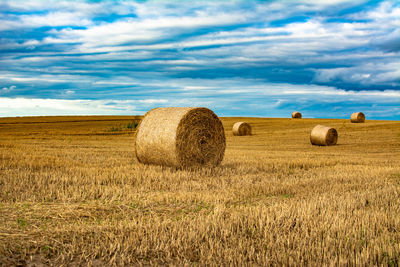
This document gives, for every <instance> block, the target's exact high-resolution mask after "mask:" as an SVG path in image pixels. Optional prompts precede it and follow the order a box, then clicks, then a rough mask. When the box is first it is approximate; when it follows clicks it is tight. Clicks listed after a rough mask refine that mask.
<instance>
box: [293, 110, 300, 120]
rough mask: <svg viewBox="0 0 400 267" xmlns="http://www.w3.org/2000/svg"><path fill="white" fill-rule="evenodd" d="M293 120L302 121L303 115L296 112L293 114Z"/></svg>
mask: <svg viewBox="0 0 400 267" xmlns="http://www.w3.org/2000/svg"><path fill="white" fill-rule="evenodd" d="M292 118H293V119H301V113H300V112H298V111H294V112H293V113H292Z"/></svg>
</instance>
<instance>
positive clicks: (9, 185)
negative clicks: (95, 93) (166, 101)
mask: <svg viewBox="0 0 400 267" xmlns="http://www.w3.org/2000/svg"><path fill="white" fill-rule="evenodd" d="M137 119H139V117H127V116H92V117H32V118H1V119H0V263H1V264H2V265H4V266H9V265H31V266H35V265H40V264H45V265H56V266H60V265H70V266H74V265H89V266H104V265H148V264H150V265H154V264H165V265H312V266H320V265H392V266H398V265H399V263H400V122H399V121H370V120H367V121H366V122H365V123H361V124H352V123H350V120H334V119H268V118H221V119H222V121H223V124H224V127H225V133H226V138H227V149H226V152H225V157H224V160H223V161H222V164H221V165H220V166H219V167H216V168H213V169H209V168H207V169H199V170H196V171H188V170H176V169H173V168H168V167H160V166H147V165H142V164H139V163H138V162H137V160H136V158H135V153H134V129H133V128H131V127H129V125H132V122H134V121H136V120H137ZM243 120H244V121H246V122H248V123H250V124H251V126H252V132H253V135H252V136H233V134H232V131H231V129H232V125H233V123H234V122H236V121H243ZM316 124H323V125H327V126H331V127H334V128H336V129H337V131H338V133H339V139H338V145H337V146H331V147H318V146H312V145H311V144H310V141H309V134H310V131H311V129H312V128H313V127H314V126H315V125H316ZM160 127H162V125H160Z"/></svg>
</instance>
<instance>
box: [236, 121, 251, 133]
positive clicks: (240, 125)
mask: <svg viewBox="0 0 400 267" xmlns="http://www.w3.org/2000/svg"><path fill="white" fill-rule="evenodd" d="M232 131H233V135H251V126H250V124H248V123H246V122H243V121H239V122H235V124H233V127H232Z"/></svg>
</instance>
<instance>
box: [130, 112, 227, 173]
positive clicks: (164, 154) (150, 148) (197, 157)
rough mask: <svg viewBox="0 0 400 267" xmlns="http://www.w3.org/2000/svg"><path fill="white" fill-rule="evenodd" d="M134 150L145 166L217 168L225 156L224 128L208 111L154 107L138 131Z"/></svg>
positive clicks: (216, 117) (215, 116)
mask: <svg viewBox="0 0 400 267" xmlns="http://www.w3.org/2000/svg"><path fill="white" fill-rule="evenodd" d="M135 149H136V157H137V159H138V160H139V162H141V163H144V164H155V165H163V166H170V167H180V168H192V167H196V166H204V165H205V166H216V165H218V164H220V163H221V161H222V158H223V157H224V153H225V133H224V127H223V126H222V123H221V121H220V120H219V118H218V116H217V115H215V113H214V112H212V111H211V110H209V109H207V108H194V107H168V108H155V109H152V110H150V111H149V112H147V113H146V115H145V116H144V118H143V119H142V121H141V122H140V124H139V126H138V128H137V132H136V141H135Z"/></svg>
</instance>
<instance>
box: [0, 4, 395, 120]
mask: <svg viewBox="0 0 400 267" xmlns="http://www.w3.org/2000/svg"><path fill="white" fill-rule="evenodd" d="M167 106H197V107H208V108H210V109H212V110H213V111H214V112H215V113H216V114H217V115H219V116H255V117H281V118H285V117H290V116H291V113H292V112H293V111H295V110H296V111H300V112H301V113H302V114H303V117H305V118H349V117H350V114H351V113H353V112H358V111H362V112H364V113H365V115H366V118H367V119H385V120H400V1H397V0H384V1H364V0H351V1H348V0H328V1H325V0H298V1H291V0H281V1H252V0H250V1H249V0H248V1H238V0H237V1H53V0H44V1H40V0H36V1H27V0H24V1H18V0H12V1H7V0H0V117H12V116H44V115H141V114H144V113H145V112H147V111H148V110H150V109H152V108H155V107H167Z"/></svg>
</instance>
